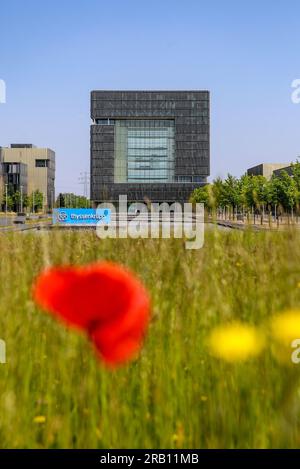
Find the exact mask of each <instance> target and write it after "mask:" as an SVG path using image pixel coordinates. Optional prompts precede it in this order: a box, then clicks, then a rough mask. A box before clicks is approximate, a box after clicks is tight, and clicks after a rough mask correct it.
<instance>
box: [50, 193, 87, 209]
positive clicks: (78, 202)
mask: <svg viewBox="0 0 300 469" xmlns="http://www.w3.org/2000/svg"><path fill="white" fill-rule="evenodd" d="M55 206H56V207H58V208H60V207H64V208H89V207H90V206H91V202H90V200H89V199H87V198H86V197H84V196H83V195H76V194H73V193H72V192H70V193H60V194H59V195H58V197H57V199H56V203H55Z"/></svg>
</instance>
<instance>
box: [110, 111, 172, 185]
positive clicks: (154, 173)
mask: <svg viewBox="0 0 300 469" xmlns="http://www.w3.org/2000/svg"><path fill="white" fill-rule="evenodd" d="M114 125H115V150H114V152H115V154H114V156H115V158H114V165H115V168H114V182H115V183H120V182H124V183H126V182H135V183H147V182H148V183H153V182H174V160H175V141H174V140H175V139H174V135H175V128H174V120H171V119H170V120H164V119H148V120H142V119H133V120H131V119H122V120H115V122H114Z"/></svg>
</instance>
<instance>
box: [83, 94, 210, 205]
mask: <svg viewBox="0 0 300 469" xmlns="http://www.w3.org/2000/svg"><path fill="white" fill-rule="evenodd" d="M91 118H92V125H91V199H92V201H94V202H95V203H97V202H102V201H113V202H116V201H118V198H119V195H121V194H124V195H125V194H126V195H127V197H128V201H144V200H151V201H166V202H173V201H187V200H188V198H189V196H190V194H191V192H192V191H193V190H194V189H195V188H196V187H199V186H202V185H204V184H205V183H206V181H207V176H209V170H210V168H209V163H210V145H209V139H210V134H209V92H208V91H92V93H91Z"/></svg>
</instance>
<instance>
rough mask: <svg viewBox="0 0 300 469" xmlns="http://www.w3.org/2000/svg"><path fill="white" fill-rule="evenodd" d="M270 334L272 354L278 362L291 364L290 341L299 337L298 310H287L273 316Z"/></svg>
mask: <svg viewBox="0 0 300 469" xmlns="http://www.w3.org/2000/svg"><path fill="white" fill-rule="evenodd" d="M271 334H272V337H273V341H274V343H273V344H272V349H271V350H272V353H273V355H274V356H275V358H276V359H277V360H278V361H279V362H281V363H285V364H291V355H292V352H293V348H292V342H293V341H294V340H295V339H300V310H297V309H293V310H288V311H285V312H283V313H281V314H278V315H277V316H275V317H274V318H273V319H272V321H271Z"/></svg>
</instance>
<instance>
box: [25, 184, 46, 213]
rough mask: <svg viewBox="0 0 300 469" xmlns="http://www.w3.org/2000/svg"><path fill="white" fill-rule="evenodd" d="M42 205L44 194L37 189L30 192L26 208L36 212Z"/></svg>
mask: <svg viewBox="0 0 300 469" xmlns="http://www.w3.org/2000/svg"><path fill="white" fill-rule="evenodd" d="M43 206H44V194H42V192H40V191H39V190H38V189H37V190H36V191H34V192H32V194H30V196H29V198H28V208H29V209H30V210H32V211H33V212H38V211H39V210H43Z"/></svg>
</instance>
